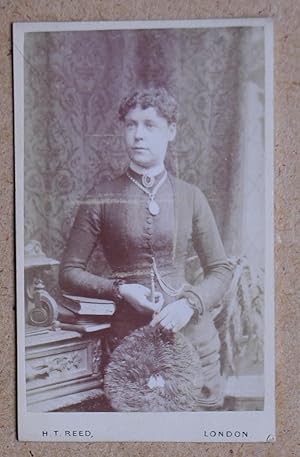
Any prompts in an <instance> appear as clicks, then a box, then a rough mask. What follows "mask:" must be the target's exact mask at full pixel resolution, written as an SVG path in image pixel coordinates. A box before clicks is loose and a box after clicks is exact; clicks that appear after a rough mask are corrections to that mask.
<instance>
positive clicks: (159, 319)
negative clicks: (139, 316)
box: [150, 298, 194, 333]
mask: <svg viewBox="0 0 300 457" xmlns="http://www.w3.org/2000/svg"><path fill="white" fill-rule="evenodd" d="M193 314H194V310H193V309H192V308H191V307H190V306H189V304H188V302H187V300H186V299H185V298H181V299H180V300H176V301H174V302H172V303H170V304H169V305H167V306H166V307H165V308H163V309H162V310H161V311H160V312H159V313H158V314H156V315H155V316H154V318H153V319H152V321H151V323H150V325H152V326H153V327H154V326H155V325H157V324H160V325H161V326H162V327H164V328H165V329H168V330H172V332H174V333H175V332H179V330H181V329H182V328H183V327H185V326H186V324H187V323H188V322H189V320H190V319H191V317H192V315H193Z"/></svg>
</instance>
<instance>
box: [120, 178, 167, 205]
mask: <svg viewBox="0 0 300 457" xmlns="http://www.w3.org/2000/svg"><path fill="white" fill-rule="evenodd" d="M126 175H127V177H128V178H129V179H130V181H132V182H133V183H134V184H135V185H136V186H137V187H138V188H139V189H141V190H142V191H143V192H145V194H147V195H148V196H149V197H150V199H151V200H154V197H155V195H156V194H157V191H158V190H159V188H160V187H161V186H162V185H163V183H164V182H165V180H166V177H167V172H166V171H165V173H164V175H163V177H162V178H161V180H160V181H159V182H158V183H157V184H156V186H155V187H154V189H153V190H152V192H151V191H150V190H148V189H146V188H145V187H144V186H143V185H142V184H140V183H139V182H138V181H137V180H136V179H134V178H133V177H132V176H130V174H129V173H128V172H127V173H126Z"/></svg>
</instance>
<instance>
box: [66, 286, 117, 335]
mask: <svg viewBox="0 0 300 457" xmlns="http://www.w3.org/2000/svg"><path fill="white" fill-rule="evenodd" d="M63 296H64V298H65V300H64V302H63V306H60V307H59V315H58V320H59V322H60V328H61V329H63V330H73V331H76V332H80V333H86V332H95V331H98V330H103V329H106V328H109V327H110V320H111V317H112V316H113V314H114V312H115V310H116V305H115V303H114V302H113V301H110V300H102V299H99V298H89V297H79V296H76V295H68V294H63Z"/></svg>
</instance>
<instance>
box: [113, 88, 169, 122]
mask: <svg viewBox="0 0 300 457" xmlns="http://www.w3.org/2000/svg"><path fill="white" fill-rule="evenodd" d="M137 105H140V106H141V108H142V109H146V108H149V107H153V108H155V109H156V110H157V112H158V113H159V114H160V115H161V116H162V117H164V118H165V119H167V121H168V123H169V124H172V123H174V122H175V123H176V121H177V116H178V106H177V102H176V100H175V98H174V97H172V95H170V94H169V93H168V91H167V90H166V89H165V88H150V89H142V90H136V91H134V92H132V93H131V94H130V95H129V96H127V97H125V98H124V99H123V100H122V102H121V105H120V107H119V119H120V120H121V121H124V120H125V116H126V114H127V113H128V112H129V111H130V110H131V109H132V108H135V107H136V106H137Z"/></svg>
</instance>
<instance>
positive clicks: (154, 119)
mask: <svg viewBox="0 0 300 457" xmlns="http://www.w3.org/2000/svg"><path fill="white" fill-rule="evenodd" d="M175 135H176V125H175V124H169V123H168V121H167V119H166V118H164V117H162V116H160V115H159V114H158V112H157V111H156V109H155V108H153V107H149V108H146V109H142V108H141V106H140V105H137V106H136V107H135V108H133V109H131V110H130V111H128V113H127V115H126V116H125V139H126V144H127V147H128V153H129V157H130V159H131V160H132V161H133V162H134V163H136V164H137V165H139V166H141V167H144V168H150V167H153V166H156V165H161V164H163V162H164V159H165V156H166V152H167V148H168V143H169V141H172V140H173V139H174V138H175Z"/></svg>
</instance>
